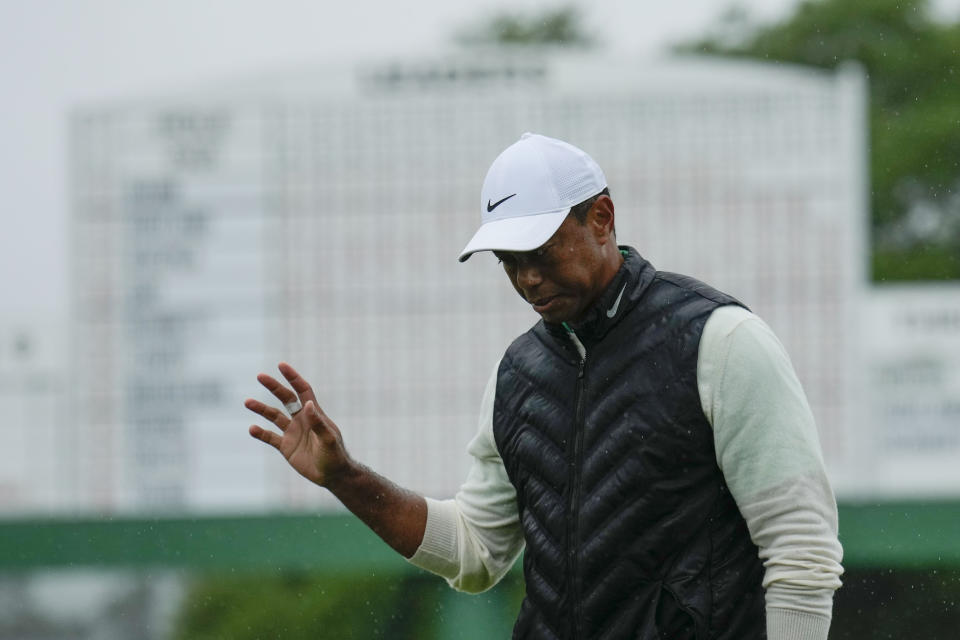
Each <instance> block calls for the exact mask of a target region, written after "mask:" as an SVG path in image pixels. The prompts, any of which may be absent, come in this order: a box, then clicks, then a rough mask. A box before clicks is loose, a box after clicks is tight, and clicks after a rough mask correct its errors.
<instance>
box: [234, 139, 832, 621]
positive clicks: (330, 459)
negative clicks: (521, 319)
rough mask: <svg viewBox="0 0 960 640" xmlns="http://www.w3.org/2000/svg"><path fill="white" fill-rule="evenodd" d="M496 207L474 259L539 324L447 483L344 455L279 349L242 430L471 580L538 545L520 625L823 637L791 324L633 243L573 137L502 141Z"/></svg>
mask: <svg viewBox="0 0 960 640" xmlns="http://www.w3.org/2000/svg"><path fill="white" fill-rule="evenodd" d="M481 217H482V224H481V226H480V228H479V230H478V231H477V232H476V234H475V235H474V236H473V238H472V239H471V240H470V242H469V243H468V244H467V246H466V248H465V249H464V250H463V252H462V253H461V255H460V260H461V261H463V260H466V259H467V258H469V257H470V255H471V254H473V253H475V252H477V251H492V252H493V253H494V254H495V255H496V256H497V258H499V260H500V261H501V262H502V265H503V270H504V273H505V274H506V276H507V279H508V280H509V282H510V284H511V286H513V288H514V289H515V290H516V292H517V294H519V296H520V297H521V298H522V299H523V300H524V302H525V303H526V304H529V305H531V306H532V307H533V310H534V311H536V312H537V313H538V314H539V315H540V316H541V320H540V321H539V322H537V324H536V325H535V326H534V327H533V328H531V329H530V330H529V331H527V332H526V333H524V334H523V335H521V336H520V337H519V338H517V339H516V340H515V341H514V342H513V344H511V345H510V346H509V348H508V349H507V350H506V352H505V353H504V355H503V357H502V358H501V360H500V361H499V362H498V364H497V366H496V367H495V369H494V371H493V373H492V374H491V376H490V379H489V382H488V384H487V387H486V390H485V392H484V396H483V401H482V404H481V411H480V414H481V415H480V421H479V429H478V432H477V434H476V436H475V437H474V438H473V440H472V441H471V442H470V443H469V445H468V451H469V453H470V455H471V457H472V463H471V467H470V468H469V470H466V480H465V482H464V484H463V485H462V487H461V489H460V491H459V492H458V493H457V495H456V497H454V498H453V499H449V500H434V499H431V498H424V497H422V496H419V495H416V494H414V493H412V492H410V491H407V490H404V489H402V488H400V487H397V486H396V485H394V484H393V483H391V482H390V481H389V480H387V479H385V478H383V477H381V476H379V475H377V474H376V473H375V472H373V471H371V470H370V469H367V468H366V467H364V466H363V465H362V464H360V463H359V462H357V461H356V460H354V459H353V458H351V457H350V455H349V454H348V453H347V450H346V449H345V447H344V443H343V438H342V436H341V432H340V430H339V428H338V427H337V426H336V425H335V424H334V422H333V421H332V420H331V419H330V418H329V417H327V416H326V414H324V412H323V410H322V409H321V408H320V406H319V405H318V404H317V400H316V397H315V395H314V392H313V390H312V389H311V387H310V385H309V384H308V383H307V381H306V380H304V379H303V378H302V377H301V376H300V375H299V374H298V373H297V372H296V371H295V370H294V369H293V368H292V367H291V366H290V365H288V364H285V363H281V365H280V372H281V374H282V375H283V377H284V378H285V380H286V383H285V384H284V383H281V382H279V381H278V380H276V379H274V378H272V377H270V376H268V375H265V374H261V375H260V376H258V380H259V381H260V382H261V383H262V384H263V385H264V386H265V387H266V388H267V389H269V390H270V391H271V392H272V393H273V395H274V396H276V398H277V399H278V400H279V401H280V403H282V404H283V405H284V406H285V408H286V410H287V411H286V412H284V411H281V410H280V409H278V408H275V407H271V406H267V405H264V404H263V403H261V402H258V401H256V400H247V401H246V406H247V408H249V409H250V410H251V411H253V412H255V413H257V414H260V415H261V416H263V417H264V418H266V419H267V420H268V421H270V422H271V423H272V424H273V425H274V426H275V427H276V428H277V429H279V433H277V432H275V431H271V430H265V429H263V428H261V427H259V426H252V427H250V434H251V435H252V436H253V437H255V438H258V439H260V440H262V441H263V442H266V443H267V444H269V445H271V446H273V447H275V448H276V449H277V450H279V451H280V453H282V454H283V456H284V457H285V458H286V459H287V461H288V462H289V463H290V465H291V466H292V467H293V468H294V469H296V470H297V471H298V472H299V473H301V474H302V475H303V476H305V477H306V478H307V479H309V480H310V481H312V482H314V483H316V484H318V485H320V486H323V487H326V488H327V489H329V490H330V491H331V492H333V494H334V495H336V496H337V498H339V499H340V500H341V501H342V502H343V504H344V505H346V506H347V508H349V509H350V510H351V511H352V512H353V513H355V514H356V515H357V516H359V517H360V518H361V519H362V520H363V521H364V522H365V523H367V525H369V526H370V527H371V528H372V529H373V530H374V531H375V532H376V533H377V534H378V535H379V536H380V537H382V538H383V539H384V540H385V541H386V542H387V543H388V544H390V545H391V546H392V547H393V548H394V549H396V550H397V551H398V552H400V553H401V554H403V555H404V556H405V557H407V558H408V559H409V560H410V562H412V563H413V564H415V565H417V566H419V567H422V568H424V569H427V570H429V571H432V572H434V573H437V574H439V575H441V576H443V577H444V578H446V579H447V581H448V582H449V583H450V585H451V586H453V587H454V588H456V589H460V590H463V591H468V592H480V591H483V590H485V589H488V588H490V587H491V586H493V585H494V584H496V583H497V581H498V580H500V578H502V577H503V575H504V574H505V573H506V572H507V571H508V570H509V569H510V567H511V566H512V565H513V563H514V561H515V560H516V558H517V557H518V555H519V554H520V552H521V551H522V550H524V549H525V553H524V556H523V572H524V579H525V581H526V597H525V599H524V601H523V605H522V607H521V610H520V614H519V617H518V619H517V621H516V624H515V626H514V634H513V635H514V637H515V638H538V639H539V638H544V639H548V638H549V639H554V638H555V639H584V640H586V639H593V638H605V639H613V638H629V639H637V638H640V639H643V640H654V639H659V638H668V639H670V640H683V639H687V638H690V639H694V638H695V639H697V640H706V639H708V638H709V639H714V638H716V639H720V638H723V639H729V640H749V639H756V638H770V639H771V640H787V639H790V640H813V639H819V640H823V639H825V638H826V637H827V633H828V631H829V627H830V619H831V611H832V602H833V593H834V591H835V590H836V589H837V588H838V587H839V586H840V578H839V577H840V575H841V573H842V568H841V566H840V560H841V556H842V551H841V547H840V544H839V542H838V540H837V510H836V502H835V500H834V496H833V492H832V490H831V488H830V485H829V482H828V480H827V476H826V473H825V471H824V465H823V458H822V455H821V451H820V445H819V442H818V438H817V430H816V426H815V423H814V419H813V416H812V414H811V412H810V408H809V406H808V404H807V400H806V398H805V396H804V393H803V390H802V389H801V386H800V383H799V382H798V380H797V376H796V374H795V373H794V371H793V367H792V365H791V363H790V359H789V357H788V356H787V353H786V352H785V351H784V348H783V346H782V345H781V344H780V342H779V341H778V340H777V338H776V336H775V335H774V334H773V333H772V332H771V330H770V329H769V328H768V327H767V325H766V324H764V322H763V321H762V320H761V319H760V318H758V317H757V316H756V315H754V314H753V313H751V312H750V311H749V310H748V309H747V308H746V307H745V306H744V305H743V304H742V303H741V302H740V301H738V300H736V299H734V298H733V297H731V296H729V295H727V294H725V293H722V292H720V291H717V290H716V289H713V288H712V287H710V286H709V285H707V284H704V283H702V282H699V281H697V280H694V279H693V278H690V277H686V276H683V275H678V274H674V273H665V272H661V271H657V270H656V269H655V268H654V266H653V265H651V264H650V263H649V262H648V261H646V260H645V259H644V258H643V257H642V255H641V254H640V253H638V252H637V250H635V249H633V248H631V247H629V246H624V245H618V244H617V241H616V233H615V227H614V221H615V220H614V218H615V216H614V204H613V200H612V199H611V197H610V192H609V190H608V188H607V183H606V179H605V177H604V174H603V172H602V171H601V169H600V167H599V166H597V164H596V163H595V162H594V161H593V160H592V159H591V158H590V157H589V156H588V155H587V154H586V153H584V152H583V151H581V150H580V149H578V148H576V147H574V146H572V145H570V144H568V143H566V142H562V141H560V140H556V139H552V138H548V137H545V136H542V135H534V134H524V136H523V137H522V138H521V139H520V140H519V141H517V142H516V143H515V144H513V145H511V146H510V147H508V148H507V149H506V150H505V151H503V153H501V154H500V156H498V157H497V159H496V160H495V161H494V162H493V164H492V165H491V167H490V170H489V172H488V173H487V176H486V180H485V181H484V183H483V189H482V192H481ZM288 385H289V386H288ZM288 414H289V416H288Z"/></svg>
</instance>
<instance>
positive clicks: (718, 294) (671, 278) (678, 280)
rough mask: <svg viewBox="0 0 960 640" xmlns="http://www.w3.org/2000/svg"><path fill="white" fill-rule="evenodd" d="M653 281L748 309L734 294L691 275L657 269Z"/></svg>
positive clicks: (719, 302)
mask: <svg viewBox="0 0 960 640" xmlns="http://www.w3.org/2000/svg"><path fill="white" fill-rule="evenodd" d="M654 282H656V283H659V284H660V286H661V287H662V288H665V289H676V290H682V291H685V292H688V293H690V294H693V295H695V296H698V297H700V298H703V299H705V300H709V301H710V302H714V303H716V304H718V305H736V306H739V307H743V308H744V309H748V307H747V305H745V304H743V303H742V302H740V301H739V300H738V299H737V298H735V297H734V296H732V295H730V294H729V293H724V292H723V291H720V290H719V289H717V288H715V287H713V286H711V285H709V284H707V283H706V282H703V281H702V280H698V279H697V278H694V277H693V276H688V275H684V274H682V273H674V272H672V271H657V272H656V274H655V275H654Z"/></svg>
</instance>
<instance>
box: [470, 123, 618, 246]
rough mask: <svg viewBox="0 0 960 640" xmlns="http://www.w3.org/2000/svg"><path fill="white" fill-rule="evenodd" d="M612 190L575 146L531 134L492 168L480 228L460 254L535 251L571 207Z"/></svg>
mask: <svg viewBox="0 0 960 640" xmlns="http://www.w3.org/2000/svg"><path fill="white" fill-rule="evenodd" d="M606 186H607V179H606V177H605V176H604V175H603V171H601V170H600V167H599V166H598V165H597V163H596V162H594V161H593V158H591V157H590V156H588V155H587V154H586V153H584V152H583V151H581V150H580V149H578V148H576V147H575V146H573V145H572V144H568V143H566V142H563V141H562V140H556V139H554V138H548V137H546V136H541V135H538V134H535V133H525V134H523V135H522V136H521V137H520V140H518V141H517V142H515V143H513V144H512V145H510V146H509V147H507V148H506V150H504V152H503V153H501V154H500V155H499V156H497V159H496V160H494V161H493V164H492V165H490V170H489V171H487V177H486V179H485V180H484V181H483V189H482V190H481V191H480V218H481V224H480V228H479V229H478V230H477V232H476V233H475V234H474V235H473V238H472V239H471V240H470V242H468V243H467V246H466V247H464V249H463V251H462V252H461V253H460V262H463V261H464V260H466V259H467V258H469V257H470V255H471V254H473V253H474V252H476V251H531V250H533V249H536V248H537V247H539V246H541V245H543V244H544V243H545V242H546V241H547V240H549V239H550V237H551V236H552V235H553V234H554V233H555V232H556V231H557V229H559V228H560V225H561V224H562V223H563V220H564V219H565V218H566V217H567V214H568V213H570V208H571V207H572V206H574V205H576V204H580V203H581V202H583V201H584V200H587V199H588V198H591V197H593V196H595V195H597V194H598V193H600V192H601V191H603V190H604V189H605V188H606Z"/></svg>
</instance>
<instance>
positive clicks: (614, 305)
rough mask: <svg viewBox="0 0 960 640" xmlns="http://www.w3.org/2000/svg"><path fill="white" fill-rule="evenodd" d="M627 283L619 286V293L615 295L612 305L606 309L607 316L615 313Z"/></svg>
mask: <svg viewBox="0 0 960 640" xmlns="http://www.w3.org/2000/svg"><path fill="white" fill-rule="evenodd" d="M626 288H627V285H623V286H622V287H620V295H618V296H617V299H616V301H615V302H614V303H613V306H612V307H610V308H609V309H607V317H608V318H612V317H613V316H615V315H617V309H619V308H620V299H621V298H623V292H624V291H625V290H626Z"/></svg>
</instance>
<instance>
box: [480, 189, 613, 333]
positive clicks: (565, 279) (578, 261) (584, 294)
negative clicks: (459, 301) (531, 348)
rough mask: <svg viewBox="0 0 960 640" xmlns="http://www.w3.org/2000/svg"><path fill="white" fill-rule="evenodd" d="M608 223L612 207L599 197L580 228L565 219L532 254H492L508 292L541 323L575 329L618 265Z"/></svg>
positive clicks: (611, 203) (505, 252) (611, 224)
mask: <svg viewBox="0 0 960 640" xmlns="http://www.w3.org/2000/svg"><path fill="white" fill-rule="evenodd" d="M613 219H614V212H613V201H612V200H611V199H610V198H609V197H607V196H601V197H600V198H599V199H598V200H597V201H596V202H595V203H594V204H593V206H592V207H591V208H590V211H589V212H588V213H587V216H586V220H585V221H584V222H583V223H581V222H579V221H578V220H577V219H576V218H575V217H573V216H567V218H566V219H565V220H564V221H563V224H561V225H560V228H558V229H557V231H556V233H554V234H553V236H551V238H550V239H549V240H547V241H546V242H545V243H544V244H543V245H542V246H540V247H538V248H537V249H534V250H532V251H494V254H495V255H496V256H497V258H498V259H499V260H500V261H501V263H502V264H503V270H504V271H505V272H506V274H507V277H508V278H509V279H510V284H512V285H513V288H514V289H515V290H516V291H517V293H518V294H520V297H521V298H523V299H524V300H526V301H527V302H528V303H530V305H531V306H532V307H533V310H534V311H536V312H537V313H539V314H540V316H541V317H542V318H543V319H544V320H545V321H547V322H551V323H560V322H568V323H571V324H573V325H576V324H577V322H578V321H579V320H581V319H582V318H583V316H584V315H585V314H586V312H587V310H589V309H590V308H591V307H592V306H593V304H594V303H595V301H596V300H597V298H598V297H599V296H600V294H601V293H603V291H604V290H605V289H606V288H607V285H609V284H610V282H611V281H612V280H613V277H614V276H615V275H616V273H617V270H618V269H619V268H620V265H621V264H622V262H623V256H622V255H621V254H620V251H619V249H618V248H617V243H616V238H615V236H614V233H613Z"/></svg>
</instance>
